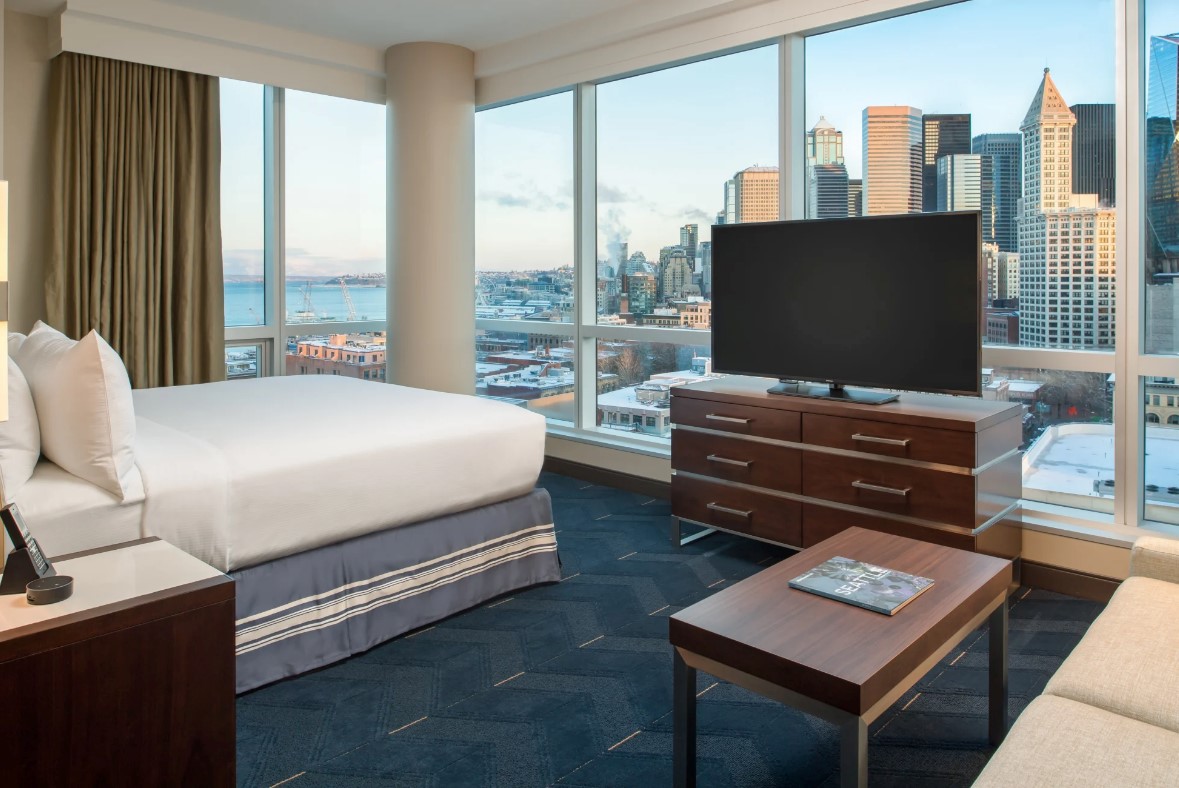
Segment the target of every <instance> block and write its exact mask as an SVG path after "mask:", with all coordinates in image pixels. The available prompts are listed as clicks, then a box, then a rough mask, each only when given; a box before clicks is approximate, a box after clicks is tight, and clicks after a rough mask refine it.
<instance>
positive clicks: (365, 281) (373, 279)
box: [324, 273, 385, 287]
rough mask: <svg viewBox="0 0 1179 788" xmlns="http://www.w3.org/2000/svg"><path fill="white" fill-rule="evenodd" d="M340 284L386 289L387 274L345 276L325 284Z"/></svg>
mask: <svg viewBox="0 0 1179 788" xmlns="http://www.w3.org/2000/svg"><path fill="white" fill-rule="evenodd" d="M340 282H344V283H346V284H347V285H348V286H349V287H384V286H385V274H384V273H377V274H345V275H344V276H336V277H333V278H331V279H329V280H327V281H326V282H324V284H328V285H338V284H340Z"/></svg>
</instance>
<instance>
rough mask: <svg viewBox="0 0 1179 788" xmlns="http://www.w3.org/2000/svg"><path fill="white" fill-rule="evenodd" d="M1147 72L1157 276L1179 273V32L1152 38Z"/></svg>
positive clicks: (1150, 269)
mask: <svg viewBox="0 0 1179 788" xmlns="http://www.w3.org/2000/svg"><path fill="white" fill-rule="evenodd" d="M1147 73H1148V74H1149V75H1150V78H1149V80H1148V82H1147V86H1146V173H1145V175H1146V177H1145V187H1146V222H1147V225H1146V226H1147V232H1146V275H1147V276H1148V277H1151V278H1152V279H1153V278H1154V277H1155V276H1157V275H1159V274H1174V273H1179V142H1177V140H1179V136H1177V135H1179V34H1174V35H1169V36H1152V37H1151V39H1150V61H1149V68H1148V69H1147ZM1148 281H1150V280H1148ZM1151 287H1172V288H1174V287H1179V282H1174V283H1172V284H1169V285H1149V284H1148V286H1147V289H1148V290H1149V289H1151ZM1147 325H1148V331H1153V329H1152V328H1151V325H1152V324H1151V323H1150V322H1148V324H1147ZM1175 348H1179V344H1176V345H1173V346H1171V347H1170V350H1172V351H1173V350H1175Z"/></svg>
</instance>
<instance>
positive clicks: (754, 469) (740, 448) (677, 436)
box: [671, 430, 802, 493]
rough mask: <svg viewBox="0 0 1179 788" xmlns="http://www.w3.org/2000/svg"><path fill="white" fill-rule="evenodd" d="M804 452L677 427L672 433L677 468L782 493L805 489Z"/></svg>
mask: <svg viewBox="0 0 1179 788" xmlns="http://www.w3.org/2000/svg"><path fill="white" fill-rule="evenodd" d="M801 455H802V453H801V452H800V451H799V450H798V449H791V448H789V447H787V446H775V445H774V444H772V443H760V442H758V441H751V440H747V439H745V438H737V437H733V438H725V437H721V436H719V435H707V434H705V433H702V432H692V431H691V430H675V431H674V432H673V433H672V436H671V467H672V468H675V469H676V470H677V471H688V472H689V473H697V474H700V475H701V476H714V477H716V478H718V479H726V480H728V481H732V482H744V483H745V484H752V485H754V486H757V487H769V488H770V489H773V490H781V491H783V492H792V493H797V492H801V491H802V456H801Z"/></svg>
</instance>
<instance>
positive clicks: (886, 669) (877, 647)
mask: <svg viewBox="0 0 1179 788" xmlns="http://www.w3.org/2000/svg"><path fill="white" fill-rule="evenodd" d="M837 555H842V556H845V557H847V558H852V559H855V560H857V561H867V562H869V563H873V564H878V565H880V566H884V567H887V568H889V569H896V570H899V571H901V572H909V573H911V574H916V575H922V576H924V577H930V578H933V580H934V585H933V587H931V588H930V589H928V590H927V591H925V592H924V593H923V594H921V596H919V597H917V598H916V599H914V600H913V601H912V602H910V603H909V604H908V605H906V606H905V607H904V608H902V609H901V610H899V611H898V612H897V613H896V615H893V616H888V615H884V614H883V613H876V612H874V611H871V610H865V609H863V608H859V607H856V606H855V605H852V604H849V603H846V602H840V601H838V600H834V599H826V598H824V597H821V596H818V595H816V594H811V593H808V592H806V591H799V590H796V589H793V588H790V587H789V585H788V583H789V581H790V580H791V579H792V578H795V577H797V576H798V575H801V574H802V573H804V572H806V571H807V570H809V569H811V568H813V567H815V566H816V565H818V564H820V563H822V562H823V561H825V560H827V559H828V558H831V557H833V556H837ZM1011 578H1012V574H1011V562H1010V561H1008V560H1007V559H1005V558H995V557H993V556H988V555H981V554H978V553H970V552H966V551H965V550H957V549H954V548H951V547H943V546H941V545H935V544H930V543H927V542H919V541H917V540H915V539H906V538H904V537H901V536H893V535H892V534H883V533H877V532H875V531H867V530H864V529H862V528H849V529H847V530H845V531H842V532H840V533H838V534H836V535H835V536H833V537H831V538H830V539H827V540H825V541H823V542H820V543H819V544H817V545H815V546H814V547H811V548H809V549H807V550H803V551H802V552H800V553H798V554H796V555H794V556H791V557H790V558H787V559H786V560H784V561H781V562H779V563H777V564H775V565H774V566H772V567H770V568H769V569H766V570H765V571H763V572H760V573H758V574H756V575H754V576H753V577H750V578H747V579H746V580H743V581H741V582H740V583H737V584H736V585H734V586H732V587H730V588H727V589H725V590H723V591H720V592H718V593H716V594H713V595H712V596H710V597H709V598H708V599H705V600H703V601H701V602H697V603H696V604H694V605H692V606H691V607H688V608H685V609H684V610H681V611H680V612H678V613H676V614H675V615H673V616H672V617H671V620H670V630H669V631H670V639H671V643H672V645H673V646H678V647H680V648H683V649H685V650H686V651H689V652H692V653H694V654H698V655H700V656H702V657H705V658H707V659H711V660H714V661H716V662H719V663H721V664H723V665H726V666H729V667H731V668H735V669H737V670H740V671H743V672H745V673H748V674H750V675H752V676H755V677H757V678H760V679H763V680H765V681H767V682H770V683H771V684H774V685H777V686H779V687H784V688H785V689H788V690H791V691H793V692H796V693H799V694H801V695H805V696H807V697H810V698H813V699H814V700H817V701H820V702H823V703H826V704H827V705H829V706H834V707H836V708H839V709H842V710H844V711H847V712H850V713H852V714H864V713H865V712H867V711H868V710H869V709H870V708H872V706H873V705H874V704H876V702H877V701H879V700H880V699H881V698H883V697H884V696H885V695H886V694H887V693H888V692H890V691H891V690H892V689H893V688H894V687H895V686H896V685H897V683H898V682H900V681H902V680H904V678H905V677H906V676H908V675H909V674H910V673H912V672H913V671H914V670H916V669H917V668H918V667H919V666H920V665H921V663H922V662H924V661H925V660H926V659H928V658H930V657H931V656H932V655H933V654H934V653H935V652H936V651H937V649H938V648H939V647H941V646H944V645H945V643H946V641H947V640H948V639H949V638H950V637H951V636H953V635H954V634H955V633H956V632H957V631H958V630H960V629H962V628H963V627H965V626H966V625H967V624H969V623H970V622H971V621H972V620H973V619H975V618H976V617H978V616H979V615H980V614H982V613H983V612H985V611H986V609H987V607H988V605H990V604H991V603H993V602H994V600H995V598H996V597H997V596H998V595H999V594H1000V593H1004V592H1005V591H1006V589H1007V587H1008V586H1009V585H1010V583H1011Z"/></svg>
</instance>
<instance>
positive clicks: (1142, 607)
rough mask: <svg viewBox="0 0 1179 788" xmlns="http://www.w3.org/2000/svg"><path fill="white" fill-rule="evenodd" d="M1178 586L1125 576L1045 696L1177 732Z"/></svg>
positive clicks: (1178, 693) (1178, 691) (1178, 665)
mask: <svg viewBox="0 0 1179 788" xmlns="http://www.w3.org/2000/svg"><path fill="white" fill-rule="evenodd" d="M1176 621H1179V585H1176V584H1174V583H1168V582H1165V581H1163V580H1153V579H1151V578H1147V577H1130V578H1127V579H1126V580H1125V581H1124V582H1123V583H1122V585H1121V588H1119V589H1118V590H1117V593H1115V594H1114V595H1113V599H1111V600H1110V602H1109V605H1107V606H1106V608H1105V612H1103V613H1102V614H1101V615H1100V616H1098V617H1097V620H1096V621H1094V622H1093V624H1092V626H1090V627H1089V632H1088V633H1087V634H1086V635H1085V637H1084V638H1082V639H1081V642H1080V643H1078V644H1077V647H1076V648H1074V649H1073V651H1072V653H1071V654H1069V656H1068V659H1066V660H1065V661H1064V664H1063V665H1061V666H1060V669H1059V670H1058V671H1056V675H1054V676H1053V677H1052V678H1051V679H1050V680H1049V681H1048V685H1047V686H1046V687H1045V688H1044V694H1046V695H1057V696H1059V697H1062V698H1069V699H1070V700H1075V701H1078V702H1080V703H1087V704H1089V705H1090V706H1098V707H1100V708H1103V709H1106V710H1107V711H1112V712H1114V713H1115V714H1122V715H1124V716H1127V717H1133V718H1134V719H1136V720H1142V721H1143V722H1147V723H1150V724H1151V725H1158V726H1160V727H1163V728H1166V729H1168V730H1171V731H1175V732H1176V733H1179V627H1177V626H1175V622H1176Z"/></svg>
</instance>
